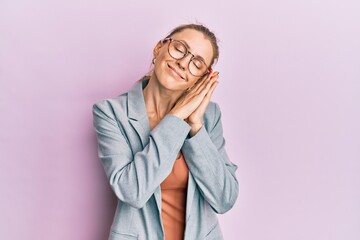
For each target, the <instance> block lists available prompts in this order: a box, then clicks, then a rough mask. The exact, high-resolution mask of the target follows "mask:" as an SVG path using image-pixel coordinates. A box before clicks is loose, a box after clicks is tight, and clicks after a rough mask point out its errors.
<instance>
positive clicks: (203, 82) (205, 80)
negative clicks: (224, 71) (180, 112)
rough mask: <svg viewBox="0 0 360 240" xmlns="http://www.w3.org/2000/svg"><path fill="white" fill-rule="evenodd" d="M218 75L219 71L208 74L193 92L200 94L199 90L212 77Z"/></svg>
mask: <svg viewBox="0 0 360 240" xmlns="http://www.w3.org/2000/svg"><path fill="white" fill-rule="evenodd" d="M218 75H219V72H214V73H212V74H211V75H209V76H208V77H207V78H206V79H204V80H203V81H201V84H200V85H199V86H197V88H196V89H194V93H195V94H200V92H201V91H202V90H203V89H204V88H206V87H207V85H209V84H210V83H211V82H212V81H214V78H216V77H217V76H218Z"/></svg>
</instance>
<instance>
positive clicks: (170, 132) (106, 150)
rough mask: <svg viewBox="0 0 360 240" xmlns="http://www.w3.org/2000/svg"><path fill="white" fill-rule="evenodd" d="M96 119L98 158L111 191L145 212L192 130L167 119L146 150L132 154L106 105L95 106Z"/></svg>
mask: <svg viewBox="0 0 360 240" xmlns="http://www.w3.org/2000/svg"><path fill="white" fill-rule="evenodd" d="M93 118H94V128H95V130H96V136H97V140H98V155H99V158H100V159H101V161H102V164H103V167H104V169H105V172H106V175H107V177H108V179H109V182H110V186H111V188H112V189H113V191H114V193H115V194H116V196H117V197H118V198H119V199H120V200H121V201H123V202H125V203H127V204H129V205H131V206H133V207H135V208H142V207H143V206H144V205H145V203H146V202H147V201H148V200H149V198H150V197H151V195H152V194H153V193H154V192H155V190H156V189H157V187H159V185H160V183H161V182H162V181H163V180H164V179H165V178H166V177H167V176H168V174H169V173H170V171H171V169H172V166H173V164H174V161H175V159H176V155H177V153H178V152H179V151H180V148H181V146H182V145H183V142H184V140H185V138H186V136H187V134H188V133H189V131H190V126H189V125H188V124H187V123H186V122H185V121H183V120H182V119H180V118H178V117H176V116H173V115H166V116H165V118H163V119H162V120H161V121H160V122H159V124H158V125H157V126H156V127H155V128H153V129H152V130H151V132H150V135H149V142H148V144H147V145H146V146H145V147H144V149H143V150H142V151H139V152H136V153H132V150H131V148H130V146H129V144H128V143H127V138H126V136H124V135H123V134H122V132H121V131H120V128H119V126H118V123H117V120H116V119H115V116H114V114H113V111H112V109H111V106H109V104H108V103H107V102H106V101H101V102H99V103H97V104H94V105H93Z"/></svg>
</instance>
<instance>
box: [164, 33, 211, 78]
mask: <svg viewBox="0 0 360 240" xmlns="http://www.w3.org/2000/svg"><path fill="white" fill-rule="evenodd" d="M165 41H169V44H168V53H169V55H170V57H172V58H173V59H176V60H181V59H183V58H185V57H186V56H187V55H189V54H190V55H192V57H191V59H190V61H189V63H188V69H189V73H190V74H191V75H193V76H194V77H203V76H205V75H206V74H208V73H211V68H210V69H209V67H208V65H207V64H206V63H205V61H204V60H201V59H199V60H200V61H202V62H203V63H204V64H205V66H206V71H205V72H204V73H203V74H202V75H200V76H196V75H194V74H193V73H192V72H191V71H190V63H191V61H192V60H193V58H195V55H194V54H192V53H191V52H190V51H189V49H188V47H187V46H186V45H185V44H184V43H182V42H181V41H179V40H176V39H173V38H170V37H168V38H165V39H164V40H163V42H165ZM174 41H175V42H179V43H181V44H183V45H184V47H185V49H186V53H185V54H184V56H183V57H182V58H174V57H173V56H172V55H171V54H170V43H172V42H174Z"/></svg>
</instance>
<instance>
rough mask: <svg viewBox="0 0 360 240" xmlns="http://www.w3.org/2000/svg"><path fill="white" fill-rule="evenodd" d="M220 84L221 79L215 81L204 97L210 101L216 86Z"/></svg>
mask: <svg viewBox="0 0 360 240" xmlns="http://www.w3.org/2000/svg"><path fill="white" fill-rule="evenodd" d="M218 84H219V81H215V82H214V83H213V84H212V85H211V88H210V89H209V91H208V93H207V94H206V96H205V97H204V99H205V100H207V101H209V100H210V98H211V96H212V94H213V92H214V90H215V88H216V86H217V85H218Z"/></svg>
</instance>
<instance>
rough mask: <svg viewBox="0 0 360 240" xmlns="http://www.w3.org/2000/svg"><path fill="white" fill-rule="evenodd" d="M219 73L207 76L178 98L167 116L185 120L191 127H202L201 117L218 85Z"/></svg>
mask: <svg viewBox="0 0 360 240" xmlns="http://www.w3.org/2000/svg"><path fill="white" fill-rule="evenodd" d="M218 74H219V72H214V73H212V74H209V75H208V76H207V77H206V78H205V79H202V80H201V81H200V82H197V83H196V84H195V85H194V87H193V88H192V89H191V90H189V91H188V92H186V93H185V94H184V95H183V96H181V97H180V98H179V100H178V101H177V102H176V104H175V105H174V107H173V108H172V109H171V111H170V112H169V114H173V115H175V116H177V117H179V118H181V119H184V120H186V121H187V122H188V123H189V124H190V125H191V126H198V127H199V126H200V125H201V126H202V117H203V115H204V113H205V110H206V108H207V106H208V104H209V102H210V98H211V95H212V93H213V92H214V89H215V87H216V86H217V84H218V81H217V80H218V78H219V76H218Z"/></svg>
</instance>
